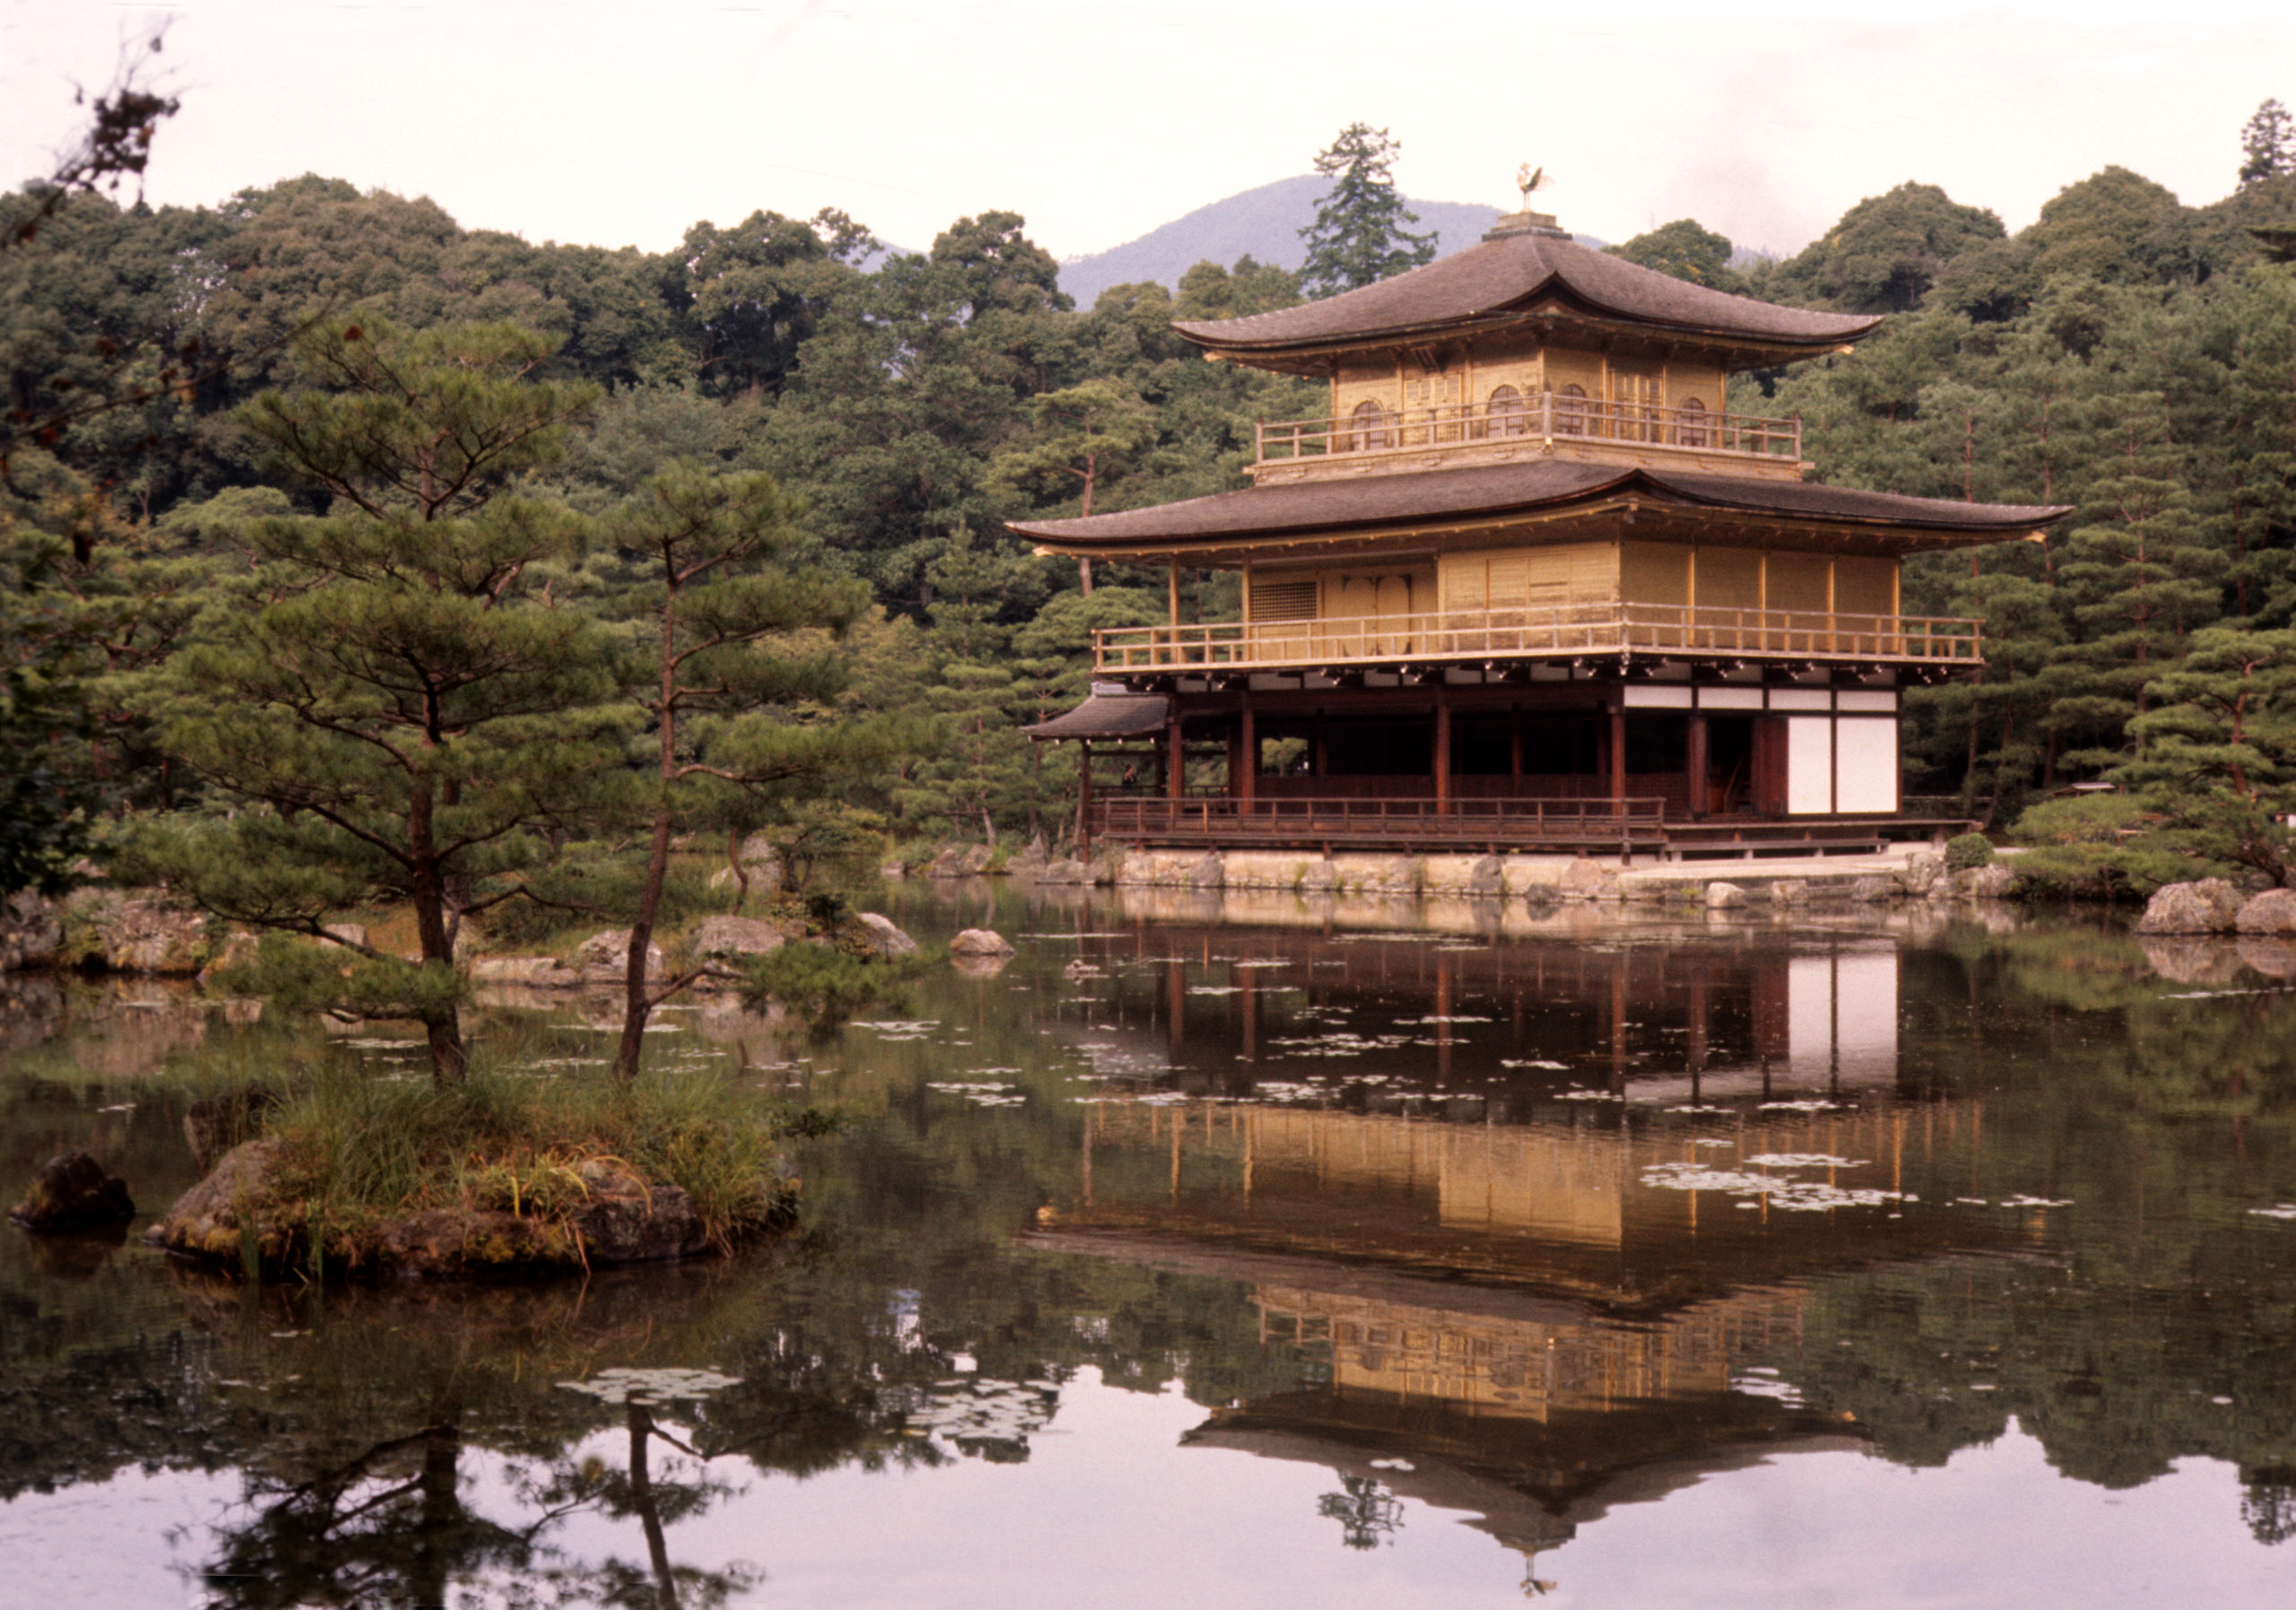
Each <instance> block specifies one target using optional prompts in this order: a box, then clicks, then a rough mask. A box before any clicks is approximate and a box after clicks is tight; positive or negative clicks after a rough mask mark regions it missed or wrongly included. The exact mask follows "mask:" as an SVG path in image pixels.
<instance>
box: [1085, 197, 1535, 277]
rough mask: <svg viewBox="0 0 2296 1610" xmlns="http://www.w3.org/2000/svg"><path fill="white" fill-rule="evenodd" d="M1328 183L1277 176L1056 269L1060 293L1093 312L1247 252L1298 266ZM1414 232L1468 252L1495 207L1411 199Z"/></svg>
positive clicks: (1488, 223)
mask: <svg viewBox="0 0 2296 1610" xmlns="http://www.w3.org/2000/svg"><path fill="white" fill-rule="evenodd" d="M1330 187H1331V181H1330V180H1329V179H1327V178H1318V176H1316V175H1315V174H1312V173H1303V174H1300V176H1299V177H1298V178H1280V179H1277V180H1276V181H1275V182H1274V184H1272V185H1262V186H1260V187H1258V188H1257V189H1252V190H1246V191H1243V192H1242V193H1240V194H1239V195H1235V196H1229V197H1228V198H1227V199H1226V200H1225V201H1215V202H1213V203H1212V204H1211V205H1209V206H1202V207H1198V208H1196V211H1195V212H1193V213H1188V214H1187V216H1185V217H1182V218H1176V219H1174V220H1173V221H1172V222H1170V223H1167V224H1163V225H1161V226H1159V227H1158V228H1156V229H1152V230H1151V231H1148V232H1147V233H1146V234H1144V235H1143V236H1141V237H1140V238H1139V239H1136V240H1127V241H1126V242H1125V243H1124V244H1123V245H1122V246H1115V247H1110V248H1109V249H1108V250H1107V251H1103V252H1093V253H1091V255H1089V256H1086V257H1072V258H1070V259H1069V260H1068V261H1067V262H1065V263H1063V264H1062V265H1060V288H1061V289H1062V290H1063V291H1065V292H1067V293H1068V294H1069V295H1071V296H1073V297H1074V298H1075V299H1076V305H1077V306H1078V307H1079V308H1090V307H1091V305H1092V303H1093V302H1094V301H1095V300H1098V299H1099V297H1100V292H1103V291H1105V290H1107V289H1108V288H1109V286H1110V285H1121V284H1124V283H1127V282H1129V281H1134V280H1154V281H1156V282H1158V283H1161V284H1164V285H1178V283H1179V277H1180V275H1181V274H1185V273H1187V271H1188V270H1189V269H1190V268H1192V267H1194V266H1195V265H1196V264H1198V263H1202V262H1205V261H1210V262H1213V263H1220V264H1231V263H1233V262H1234V261H1235V260H1236V259H1237V258H1238V257H1242V256H1244V255H1245V254H1246V253H1249V254H1250V255H1251V256H1253V257H1257V258H1258V259H1259V260H1260V261H1261V262H1263V263H1273V264H1275V265H1277V266H1279V267H1283V268H1297V267H1299V266H1300V260H1301V258H1302V257H1303V256H1304V255H1305V248H1304V247H1303V245H1302V244H1301V242H1300V231H1301V230H1303V229H1305V228H1306V227H1307V226H1308V225H1309V224H1310V223H1313V222H1315V218H1316V203H1317V202H1318V200H1320V199H1321V198H1322V196H1323V194H1324V192H1325V191H1326V190H1327V189H1329V188H1330ZM1409 205H1410V207H1411V210H1412V211H1413V212H1414V213H1418V214H1419V228H1420V229H1422V230H1433V231H1435V232H1436V233H1437V235H1438V236H1439V237H1440V245H1439V251H1442V252H1446V253H1448V252H1455V251H1457V250H1458V249H1459V248H1462V247H1466V246H1472V245H1474V242H1475V241H1476V240H1477V239H1480V238H1481V236H1482V234H1483V231H1485V230H1487V229H1489V228H1490V227H1491V224H1492V220H1493V219H1495V218H1497V217H1498V216H1499V209H1498V208H1497V207H1489V206H1482V205H1477V204H1475V203H1473V202H1464V201H1413V202H1411V203H1410V204H1409Z"/></svg>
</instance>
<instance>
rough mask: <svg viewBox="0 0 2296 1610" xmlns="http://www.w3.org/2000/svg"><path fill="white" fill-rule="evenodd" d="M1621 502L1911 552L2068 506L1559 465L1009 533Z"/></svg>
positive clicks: (1320, 521)
mask: <svg viewBox="0 0 2296 1610" xmlns="http://www.w3.org/2000/svg"><path fill="white" fill-rule="evenodd" d="M1620 500H1632V501H1633V502H1635V503H1637V504H1644V503H1647V504H1648V505H1650V506H1652V507H1656V508H1660V509H1664V508H1667V507H1672V508H1674V509H1682V510H1683V511H1686V512H1687V511H1692V510H1702V511H1711V512H1712V513H1713V514H1716V515H1720V516H1724V517H1728V516H1733V515H1735V516H1741V517H1744V518H1747V519H1749V520H1752V521H1764V520H1772V521H1774V520H1787V521H1794V522H1797V523H1806V524H1810V525H1813V526H1826V527H1857V528H1864V529H1865V530H1867V531H1870V532H1872V533H1874V534H1875V535H1885V536H1891V537H1895V538H1898V539H1900V540H1899V542H1898V543H1897V544H1895V545H1900V546H1903V547H1905V548H1907V549H1919V548H1935V547H1964V546H1971V545H1974V544H1980V543H1994V542H2001V541H2004V540H2005V539H2007V538H2011V537H2016V536H2022V535H2026V534H2027V533H2029V532H2033V531H2037V530H2039V528H2040V527H2044V526H2048V525H2050V524H2052V523H2054V522H2055V521H2057V520H2060V519H2063V518H2065V517H2066V515H2068V514H2070V513H2072V512H2073V510H2072V509H2071V507H2070V506H2069V505H2057V504H2017V503H1966V502H1959V501H1955V500H1951V499H1945V498H1908V497H1900V496H1899V495H1898V494H1896V493H1894V492H1861V491H1858V490H1857V489H1856V488H1853V487H1846V486H1825V485H1821V484H1818V483H1812V482H1806V481H1769V480H1761V479H1757V478H1755V477H1752V476H1743V475H1714V474H1683V473H1682V472H1679V471H1674V470H1668V469H1650V468H1642V467H1621V466H1617V465H1606V464H1584V463H1578V462H1576V461H1565V460H1559V459H1552V458H1541V459H1535V460H1533V461H1531V462H1528V463H1523V464H1498V465H1471V466H1463V467H1461V468H1457V469H1439V470H1412V471H1404V472H1401V473H1396V474H1384V475H1361V476H1347V477H1344V478H1326V479H1318V480H1313V481H1291V482H1280V483H1266V484H1262V485H1258V486H1248V487H1245V488H1243V489H1242V490H1241V491H1239V492H1218V493H1215V494H1213V496H1211V497H1205V498H1189V499H1187V500H1185V501H1182V502H1178V503H1164V504H1160V505H1158V506H1157V507H1155V508H1152V509H1125V510H1123V511H1122V512H1120V513H1117V514H1096V515H1092V516H1091V517H1090V518H1084V519H1073V520H1015V521H1013V522H1011V528H1012V529H1013V531H1014V532H1016V533H1018V534H1019V535H1022V536H1027V537H1033V538H1034V539H1036V540H1037V541H1038V542H1039V544H1042V545H1043V546H1044V547H1046V548H1048V549H1049V550H1051V551H1053V552H1055V553H1106V552H1109V551H1114V550H1137V551H1154V550H1158V549H1164V548H1170V549H1172V550H1175V551H1178V550H1182V549H1199V548H1204V547H1207V546H1214V545H1219V544H1222V543H1226V542H1234V543H1239V544H1244V545H1252V544H1257V543H1260V542H1263V541H1272V540H1275V539H1283V538H1291V539H1299V538H1315V537H1342V536H1346V535H1352V534H1358V533H1361V534H1366V535H1368V534H1370V533H1372V532H1376V531H1379V530H1385V529H1391V528H1396V527H1415V526H1428V525H1440V524H1448V523H1455V522H1473V521H1475V520H1478V519H1481V520H1486V521H1489V520H1498V519H1503V518H1506V517H1509V516H1515V515H1520V516H1536V515H1553V514H1562V513H1566V512H1568V511H1569V510H1570V509H1571V507H1572V506H1574V505H1579V504H1614V503H1617V502H1619V501H1620Z"/></svg>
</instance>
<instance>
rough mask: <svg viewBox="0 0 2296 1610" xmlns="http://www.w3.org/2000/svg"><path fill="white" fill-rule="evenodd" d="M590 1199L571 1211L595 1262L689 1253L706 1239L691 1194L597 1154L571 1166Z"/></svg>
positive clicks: (652, 1259)
mask: <svg viewBox="0 0 2296 1610" xmlns="http://www.w3.org/2000/svg"><path fill="white" fill-rule="evenodd" d="M575 1172H577V1173H578V1174H579V1175H581V1177H582V1184H583V1186H584V1188H586V1189H587V1191H588V1192H589V1195H590V1200H589V1203H588V1205H586V1206H585V1207H584V1208H583V1209H582V1211H581V1212H580V1213H579V1214H576V1215H575V1219H574V1225H575V1228H576V1230H578V1231H579V1232H580V1234H581V1237H582V1251H583V1255H584V1257H585V1258H587V1261H589V1262H591V1263H594V1264H637V1263H652V1262H655V1261H657V1260H658V1259H661V1258H690V1257H691V1256H692V1255H693V1254H695V1253H697V1252H699V1251H700V1250H701V1249H702V1248H703V1247H704V1246H706V1245H708V1243H709V1235H708V1232H707V1231H705V1230H704V1229H703V1227H702V1223H701V1220H700V1216H699V1215H697V1214H695V1213H694V1211H693V1198H691V1197H689V1196H687V1195H686V1194H685V1192H684V1191H683V1190H682V1189H680V1188H678V1187H676V1186H674V1185H649V1184H648V1182H647V1181H646V1180H645V1179H642V1178H640V1177H639V1175H638V1174H637V1173H635V1172H634V1171H631V1168H630V1167H629V1165H627V1164H626V1163H622V1162H616V1161H614V1160H613V1159H610V1158H597V1159H593V1160H592V1161H590V1162H586V1163H583V1164H582V1165H581V1166H580V1167H579V1168H578V1169H577V1170H576V1171H575Z"/></svg>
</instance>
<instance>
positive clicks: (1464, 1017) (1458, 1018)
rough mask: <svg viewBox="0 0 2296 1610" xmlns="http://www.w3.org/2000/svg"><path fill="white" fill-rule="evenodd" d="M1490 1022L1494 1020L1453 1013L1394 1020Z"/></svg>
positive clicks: (1415, 1021) (1404, 1021)
mask: <svg viewBox="0 0 2296 1610" xmlns="http://www.w3.org/2000/svg"><path fill="white" fill-rule="evenodd" d="M1492 1021H1494V1020H1493V1019H1491V1018H1488V1017H1477V1016H1475V1015H1474V1014H1471V1013H1465V1012H1454V1013H1452V1014H1449V1015H1448V1016H1446V1017H1438V1016H1436V1015H1434V1014H1429V1015H1427V1016H1425V1017H1399V1018H1397V1019H1396V1022H1397V1023H1491V1022H1492Z"/></svg>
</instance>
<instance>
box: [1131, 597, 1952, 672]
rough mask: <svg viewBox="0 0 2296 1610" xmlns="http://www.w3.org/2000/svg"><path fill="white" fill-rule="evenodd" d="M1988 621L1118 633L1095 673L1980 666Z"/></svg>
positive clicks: (1714, 611)
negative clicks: (1737, 660)
mask: <svg viewBox="0 0 2296 1610" xmlns="http://www.w3.org/2000/svg"><path fill="white" fill-rule="evenodd" d="M1978 629H1979V622H1976V621H1974V620H1968V619H1963V618H1960V617H1953V616H1940V615H1868V614H1835V613H1829V612H1817V611H1807V610H1793V609H1735V608H1728V607H1724V606H1718V605H1698V606H1696V607H1691V606H1688V605H1671V604H1619V603H1596V604H1577V605H1558V606H1556V607H1553V608H1548V609H1533V608H1523V609H1480V610H1445V611H1441V612H1427V613H1421V614H1383V615H1356V616H1349V617H1341V618H1333V619H1318V620H1308V621H1252V622H1243V621H1221V622H1205V623H1201V624H1196V625H1183V626H1119V627H1116V628H1112V629H1109V630H1104V631H1097V632H1095V633H1094V634H1093V645H1092V662H1093V666H1094V668H1095V669H1096V670H1099V671H1102V672H1114V673H1122V672H1127V671H1159V670H1175V671H1178V670H1263V669H1265V670H1276V669H1287V668H1288V669H1299V668H1301V667H1317V666H1344V665H1352V664H1377V663H1386V664H1398V663H1403V662H1407V661H1418V662H1433V661H1457V660H1486V659H1508V658H1526V659H1539V658H1568V657H1574V656H1578V655H1587V654H1603V655H1607V654H1633V653H1659V654H1696V655H1725V656H1731V657H1754V658H1770V659H1803V658H1809V659H1845V660H1889V661H1901V662H1909V663H1914V664H1922V665H1949V666H1976V665H1978V664H1979V662H1980V661H1981V659H1982V657H1983V645H1982V642H1981V640H1980V638H1979V630H1978Z"/></svg>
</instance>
